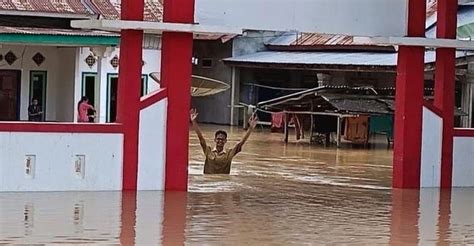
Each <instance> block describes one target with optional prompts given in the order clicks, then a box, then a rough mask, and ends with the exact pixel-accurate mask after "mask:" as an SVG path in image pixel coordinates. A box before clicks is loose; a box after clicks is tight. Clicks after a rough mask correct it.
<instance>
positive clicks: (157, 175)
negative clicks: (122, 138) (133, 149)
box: [138, 99, 168, 190]
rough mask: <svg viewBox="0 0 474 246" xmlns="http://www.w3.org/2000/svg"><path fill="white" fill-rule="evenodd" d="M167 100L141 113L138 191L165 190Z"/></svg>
mask: <svg viewBox="0 0 474 246" xmlns="http://www.w3.org/2000/svg"><path fill="white" fill-rule="evenodd" d="M167 105H168V101H167V100H166V99H164V100H161V101H160V102H158V103H156V104H154V105H151V106H149V107H148V108H146V109H143V110H142V111H141V112H140V131H139V145H138V147H139V156H138V163H139V167H138V189H139V190H164V184H165V155H166V153H165V145H166V110H167Z"/></svg>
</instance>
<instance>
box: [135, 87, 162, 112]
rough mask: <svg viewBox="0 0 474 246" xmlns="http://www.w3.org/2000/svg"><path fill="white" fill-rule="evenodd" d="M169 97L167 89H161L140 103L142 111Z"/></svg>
mask: <svg viewBox="0 0 474 246" xmlns="http://www.w3.org/2000/svg"><path fill="white" fill-rule="evenodd" d="M167 96H168V91H167V90H166V88H163V89H160V90H158V91H156V92H154V93H152V94H150V95H148V96H146V97H144V98H143V99H142V100H141V102H140V109H141V110H143V109H145V108H148V107H150V106H151V105H153V104H155V103H158V102H159V101H161V100H163V99H165V98H166V97H167Z"/></svg>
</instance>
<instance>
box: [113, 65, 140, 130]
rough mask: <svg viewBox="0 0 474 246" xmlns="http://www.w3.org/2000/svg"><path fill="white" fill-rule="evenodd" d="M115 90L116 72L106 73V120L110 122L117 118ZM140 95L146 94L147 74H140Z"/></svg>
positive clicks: (116, 86)
mask: <svg viewBox="0 0 474 246" xmlns="http://www.w3.org/2000/svg"><path fill="white" fill-rule="evenodd" d="M117 90H118V74H116V73H109V74H107V122H108V123H112V122H115V121H116V120H117ZM140 91H141V94H140V95H141V96H144V95H146V94H148V76H147V75H146V74H143V75H142V83H141V89H140Z"/></svg>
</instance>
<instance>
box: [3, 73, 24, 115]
mask: <svg viewBox="0 0 474 246" xmlns="http://www.w3.org/2000/svg"><path fill="white" fill-rule="evenodd" d="M20 88H21V72H20V71H16V70H0V120H4V121H7V120H8V121H14V120H19V119H20Z"/></svg>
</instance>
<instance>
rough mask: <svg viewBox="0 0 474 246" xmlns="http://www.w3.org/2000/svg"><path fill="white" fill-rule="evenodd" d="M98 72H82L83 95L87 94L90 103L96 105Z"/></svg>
mask: <svg viewBox="0 0 474 246" xmlns="http://www.w3.org/2000/svg"><path fill="white" fill-rule="evenodd" d="M96 79H97V73H82V92H81V96H86V97H87V98H88V99H89V104H90V105H92V106H94V107H96V105H95V102H96V97H97V95H98V93H96V92H97V89H98V88H97V87H98V85H97V84H96Z"/></svg>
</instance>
